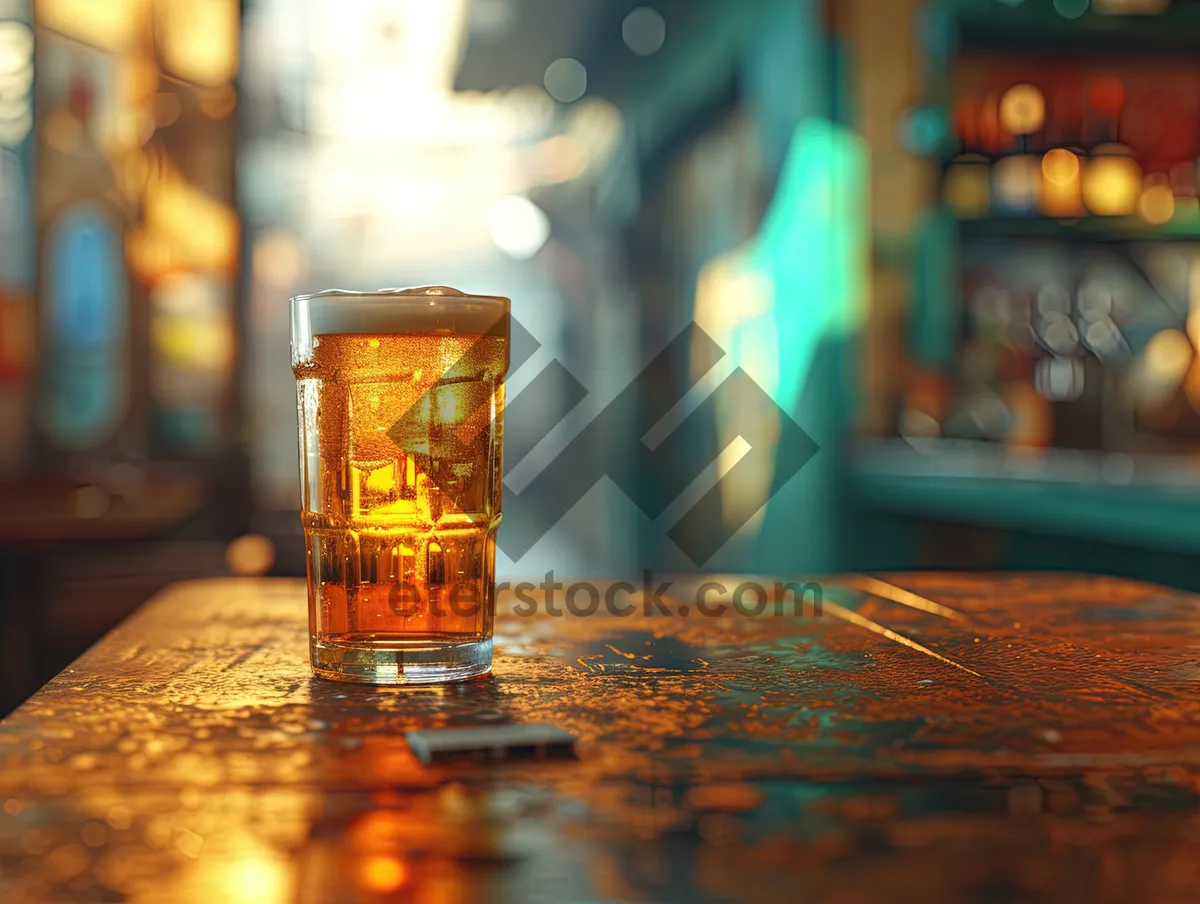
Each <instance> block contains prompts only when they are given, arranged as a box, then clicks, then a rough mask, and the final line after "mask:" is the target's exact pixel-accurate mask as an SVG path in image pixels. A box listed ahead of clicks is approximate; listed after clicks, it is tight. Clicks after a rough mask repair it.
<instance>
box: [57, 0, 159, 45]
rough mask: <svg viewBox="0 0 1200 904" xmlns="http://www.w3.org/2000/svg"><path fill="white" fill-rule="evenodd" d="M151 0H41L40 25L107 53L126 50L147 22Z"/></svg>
mask: <svg viewBox="0 0 1200 904" xmlns="http://www.w3.org/2000/svg"><path fill="white" fill-rule="evenodd" d="M146 5H147V0H104V2H97V0H39V2H38V3H37V6H36V14H37V21H38V24H40V25H44V26H46V28H50V29H53V30H54V31H57V32H59V33H61V34H64V35H68V36H69V37H72V38H77V39H79V40H80V41H83V42H85V43H87V44H94V45H96V46H97V47H102V48H104V49H105V50H112V51H117V52H120V51H124V50H127V49H128V48H129V46H130V45H131V44H132V43H133V41H134V38H135V36H136V34H137V25H138V23H139V22H141V21H143V17H144V14H145V8H146Z"/></svg>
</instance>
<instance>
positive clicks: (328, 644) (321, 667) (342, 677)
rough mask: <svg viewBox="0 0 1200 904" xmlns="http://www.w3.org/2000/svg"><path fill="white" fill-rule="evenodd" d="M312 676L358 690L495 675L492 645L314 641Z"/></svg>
mask: <svg viewBox="0 0 1200 904" xmlns="http://www.w3.org/2000/svg"><path fill="white" fill-rule="evenodd" d="M309 650H310V652H311V655H312V667H313V672H315V673H316V674H317V675H319V676H320V677H322V678H329V679H331V680H333V681H353V682H357V683H359V684H392V685H395V684H441V683H443V682H448V681H465V680H466V679H468V678H476V677H478V676H480V675H486V674H487V673H488V672H490V671H491V670H492V641H491V638H488V639H487V640H472V641H466V642H457V643H456V642H444V641H442V642H431V641H429V640H411V641H404V640H336V641H334V640H311V641H310V642H309Z"/></svg>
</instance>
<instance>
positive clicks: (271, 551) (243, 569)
mask: <svg viewBox="0 0 1200 904" xmlns="http://www.w3.org/2000/svg"><path fill="white" fill-rule="evenodd" d="M225 563H226V564H227V565H228V566H229V570H230V571H232V572H233V573H234V574H237V575H242V576H244V577H257V576H259V575H263V574H266V573H267V572H268V571H270V570H271V566H272V565H273V564H274V563H275V544H274V543H272V542H271V541H270V540H269V539H267V538H266V537H264V536H263V535H262V534H244V535H243V536H241V537H238V538H237V539H236V540H234V541H233V542H232V543H230V544H229V546H228V548H226V550H225Z"/></svg>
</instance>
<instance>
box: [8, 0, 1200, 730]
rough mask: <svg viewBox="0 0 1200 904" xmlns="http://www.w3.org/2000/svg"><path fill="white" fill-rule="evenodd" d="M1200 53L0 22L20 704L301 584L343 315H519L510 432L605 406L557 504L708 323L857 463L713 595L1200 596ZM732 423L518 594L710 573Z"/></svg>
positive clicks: (655, 25)
mask: <svg viewBox="0 0 1200 904" xmlns="http://www.w3.org/2000/svg"><path fill="white" fill-rule="evenodd" d="M1197 47H1200V2H1194V0H739V2H736V3H735V2H731V0H656V2H653V3H651V4H649V5H641V4H639V3H637V2H628V0H569V2H563V0H437V2H431V0H337V2H335V0H242V2H240V3H239V2H238V0H36V2H31V0H0V713H3V712H5V711H7V709H9V708H10V707H11V706H12V705H14V704H15V703H17V702H18V701H20V700H21V699H23V698H24V697H25V696H26V695H28V694H29V693H30V692H31V691H32V690H34V689H35V688H36V687H37V686H39V685H40V684H41V683H42V682H44V681H45V680H47V679H48V678H49V677H51V676H52V675H53V674H55V673H56V672H57V671H58V670H60V669H61V668H62V667H64V666H65V665H66V664H67V663H68V662H70V660H71V659H72V658H73V657H74V656H76V655H78V653H80V652H81V651H82V650H83V649H84V648H85V647H86V646H87V645H89V644H90V643H92V642H93V641H94V640H95V639H97V638H98V637H99V636H101V635H102V634H103V633H104V632H105V631H107V630H109V629H110V628H111V627H112V626H113V625H114V624H116V623H117V622H118V621H119V620H120V619H121V618H123V617H124V616H125V615H127V614H128V613H129V612H131V611H132V610H133V609H134V608H136V606H137V605H138V604H140V603H141V602H142V601H144V600H145V599H146V598H147V597H148V596H149V595H151V594H152V593H154V592H155V591H156V590H157V589H159V588H160V587H162V586H164V585H166V584H168V583H170V582H172V581H175V580H180V579H183V578H190V577H200V576H210V575H227V574H279V575H295V576H300V575H303V573H304V557H303V543H302V538H301V534H300V529H299V521H298V517H297V507H298V478H297V458H296V434H297V428H296V415H295V411H296V409H295V390H294V384H293V377H292V374H291V371H290V369H289V364H288V362H289V355H288V315H287V298H288V297H289V296H290V295H293V294H297V293H300V292H307V291H315V290H319V289H322V288H327V287H330V286H344V287H354V288H367V289H370V288H377V287H381V286H401V285H421V284H434V283H441V284H445V283H450V284H453V285H455V286H458V287H459V288H462V289H464V290H467V291H477V292H486V293H492V294H505V295H509V296H511V297H512V298H513V300H514V313H515V314H516V316H517V318H518V319H519V320H520V321H521V322H522V324H523V325H525V327H526V328H527V329H528V330H529V331H530V332H531V333H532V334H533V335H534V337H535V338H536V339H537V340H538V342H539V343H540V348H539V350H538V352H537V353H536V354H535V355H534V357H533V358H531V359H530V361H529V362H527V364H526V365H524V366H523V367H522V368H520V369H519V370H518V371H516V372H514V373H513V374H511V375H510V397H512V396H513V395H516V394H519V392H520V390H521V388H522V387H523V386H525V385H528V383H529V382H530V380H531V379H532V378H533V377H534V376H535V375H536V374H537V373H538V372H539V371H540V370H541V369H542V368H544V367H545V366H547V365H548V364H550V363H551V362H553V361H559V362H561V363H562V364H563V365H564V366H565V367H566V368H567V369H568V370H569V371H570V372H571V374H573V375H574V376H575V377H576V378H577V379H578V381H579V383H580V384H582V386H583V387H584V388H585V389H586V397H585V398H583V400H582V401H578V400H577V399H575V398H563V399H562V400H561V405H559V406H558V408H559V409H561V410H560V411H558V412H557V413H555V414H554V417H555V418H556V419H557V418H560V417H561V423H559V425H558V427H557V428H556V429H555V430H554V431H553V432H552V433H551V434H550V435H549V436H548V437H547V438H546V439H545V440H544V441H543V442H542V443H541V444H540V445H539V446H538V447H536V448H535V449H534V450H533V451H532V452H531V453H530V454H529V455H528V456H527V457H526V460H524V461H521V462H509V464H510V465H512V466H513V467H512V470H511V473H510V475H509V477H510V484H511V485H512V486H513V487H515V488H516V489H518V490H519V489H520V488H521V487H522V486H523V485H524V484H526V483H528V481H529V480H530V479H531V478H532V477H533V476H534V475H536V474H537V473H538V471H539V470H540V468H541V467H542V466H544V464H545V463H546V462H547V461H549V460H550V459H551V458H552V457H553V456H554V455H555V454H556V452H557V451H558V450H560V449H561V448H562V447H563V446H564V445H565V443H566V441H567V440H568V439H570V437H571V436H572V435H574V433H575V432H577V431H578V430H579V429H580V428H581V427H582V426H583V425H584V424H586V423H587V422H588V421H589V420H590V418H591V417H592V416H593V415H594V414H595V412H597V411H598V410H600V409H601V408H602V407H603V405H604V404H605V403H606V402H607V401H608V400H610V399H612V398H613V397H614V396H615V395H616V394H617V393H618V392H619V391H620V390H622V389H623V388H624V387H625V386H626V385H627V384H628V383H629V382H630V380H632V379H633V378H634V377H635V376H636V375H637V373H638V371H639V370H640V369H641V367H642V366H644V364H645V363H646V362H647V361H649V360H650V359H651V358H652V357H653V356H654V355H655V354H656V353H657V352H658V351H660V350H661V349H662V348H663V347H664V346H665V345H666V344H667V343H668V342H669V341H670V340H671V339H672V338H673V337H674V336H675V335H676V334H677V333H678V332H679V331H680V330H682V329H683V328H684V327H685V326H686V325H687V324H689V323H691V322H693V321H695V322H698V323H699V324H700V325H701V326H702V328H703V329H704V330H705V331H706V332H708V333H709V335H711V336H712V337H713V338H714V339H715V340H716V341H717V342H718V343H719V344H720V345H721V347H722V348H724V349H725V350H726V352H727V355H726V358H725V359H724V360H723V361H722V362H721V364H720V365H718V367H717V368H715V369H714V370H713V371H712V372H711V373H708V374H702V373H700V372H698V371H697V372H696V373H688V372H682V373H679V374H677V375H676V379H677V380H678V383H679V386H681V387H684V388H686V387H689V386H692V385H693V384H698V386H697V388H696V389H694V390H693V393H692V395H691V396H689V398H690V399H692V401H693V403H695V402H698V401H699V398H701V397H703V395H704V393H705V392H708V391H711V390H712V388H714V387H715V386H716V385H717V384H718V383H719V382H720V381H721V380H722V379H724V378H725V377H727V376H728V375H729V374H730V373H731V372H732V371H733V370H734V369H735V368H738V367H741V368H743V369H744V370H745V371H746V372H747V373H748V374H749V375H750V376H751V377H752V378H753V379H754V380H755V381H756V382H757V383H758V384H759V385H760V386H761V387H762V388H763V389H764V390H766V391H767V392H768V393H769V394H770V395H771V397H772V398H773V399H774V400H775V401H776V402H777V403H778V405H779V407H780V409H781V410H782V411H784V412H786V413H787V414H788V415H789V416H791V417H792V418H793V419H794V420H795V421H796V422H797V423H798V424H799V425H800V426H801V427H803V428H804V429H805V430H806V431H808V433H810V434H811V435H812V436H813V437H814V438H815V439H816V440H817V442H818V443H819V444H820V446H821V449H822V451H821V453H820V454H819V455H818V456H817V457H816V458H815V459H814V460H813V461H812V462H811V463H810V464H809V465H807V466H806V467H805V468H804V469H803V470H802V471H801V472H800V473H799V474H798V475H797V476H796V477H795V478H793V479H792V480H791V481H790V482H788V483H787V484H786V486H784V487H783V489H781V490H780V491H779V492H778V493H776V494H775V495H774V497H773V498H772V499H771V501H770V503H769V504H768V505H767V506H766V507H765V508H764V509H763V510H762V511H760V512H759V513H758V515H756V516H755V517H754V518H752V519H751V520H750V522H749V523H747V524H746V525H745V526H744V527H742V529H741V530H740V531H739V532H738V533H737V535H736V536H735V537H734V538H733V539H732V540H731V541H730V542H729V543H728V544H726V546H725V547H724V548H723V549H721V550H720V551H719V552H718V553H717V555H716V556H715V557H714V558H713V559H712V560H711V561H710V562H709V563H708V565H707V567H708V568H709V569H712V570H724V571H740V572H756V571H757V572H777V573H792V574H798V573H819V572H830V571H838V570H854V571H859V570H885V569H901V568H926V569H931V568H937V569H987V570H1001V569H1061V570H1086V571H1094V572H1104V573H1110V574H1118V575H1124V576H1132V577H1139V578H1144V579H1149V580H1155V581H1161V582H1164V583H1168V584H1173V585H1176V586H1181V587H1185V588H1189V589H1200V567H1197V564H1196V563H1197V562H1198V561H1200V560H1198V559H1197V557H1196V553H1197V552H1200V457H1198V456H1197V451H1198V449H1200V445H1198V444H1200V357H1198V356H1197V345H1198V343H1200V199H1198V195H1197V189H1198V177H1197V156H1198V154H1200V57H1198V56H1197V55H1196V53H1195V50H1196V49H1197ZM576 401H578V404H574V403H575V402H576ZM551 407H552V409H553V406H551ZM732 417H733V413H731V412H727V411H721V410H720V409H719V407H718V410H716V411H715V412H714V414H713V423H712V425H711V427H712V435H713V437H714V440H713V441H714V455H715V457H716V462H715V464H714V465H713V467H712V468H711V469H710V470H709V472H707V473H706V475H703V476H702V478H701V479H700V480H698V481H697V484H696V485H695V486H694V487H693V488H692V489H693V490H695V492H694V493H689V494H687V498H684V499H682V500H681V501H680V502H679V503H678V504H677V505H674V506H672V507H671V508H670V509H669V510H668V512H667V513H666V514H665V515H664V516H663V517H662V518H659V519H657V520H650V519H648V518H647V517H646V516H645V515H643V514H642V513H641V512H639V511H638V510H637V509H636V507H635V506H634V505H633V504H632V503H631V502H630V501H629V499H628V498H626V497H625V496H624V494H622V493H621V492H620V491H619V490H617V489H616V488H615V487H614V486H613V485H612V484H611V483H610V482H608V481H601V482H600V483H598V484H597V486H596V487H595V488H594V489H593V490H592V492H591V493H590V494H589V495H588V496H587V497H586V498H585V499H584V500H583V501H582V502H581V503H580V504H579V505H578V506H576V508H575V509H574V510H573V511H572V512H571V513H570V515H568V516H567V517H566V518H565V519H564V521H563V522H562V523H561V524H560V525H559V527H558V529H556V530H554V531H552V532H551V534H550V535H549V536H547V537H546V538H544V539H543V541H542V542H541V543H539V544H538V546H536V547H535V548H534V549H533V550H531V551H530V552H529V553H528V554H527V555H526V556H524V557H522V558H521V559H520V560H519V561H517V562H512V561H501V562H500V571H501V572H502V575H503V576H506V577H508V576H514V575H518V574H519V575H523V576H525V575H535V576H536V575H541V574H542V573H544V572H545V571H546V570H548V569H550V568H553V569H555V570H556V571H557V572H558V573H559V574H560V575H565V574H573V575H592V576H603V575H610V576H615V575H625V574H630V573H638V571H639V569H641V568H643V567H652V568H655V569H659V570H662V571H664V572H666V571H685V570H689V569H693V568H694V567H695V566H694V565H692V564H691V563H690V562H689V561H688V560H687V559H686V558H685V557H683V556H682V555H681V553H680V552H679V550H678V549H676V548H675V547H674V546H673V544H671V542H670V541H669V540H667V539H666V538H665V529H666V528H667V527H669V526H670V524H672V523H673V522H674V520H676V519H677V518H678V517H679V515H680V514H681V513H682V512H683V511H685V510H686V508H687V507H688V506H689V505H690V504H691V502H694V501H695V500H696V499H698V498H699V496H700V495H701V494H702V493H703V491H704V490H706V489H707V488H708V487H709V486H711V485H712V483H713V481H715V480H716V479H717V478H718V477H719V476H720V474H721V473H723V472H724V471H725V470H727V469H728V468H729V467H732V465H733V463H734V462H736V461H737V460H738V459H739V457H740V455H742V454H744V453H745V450H746V445H745V444H744V443H742V444H737V443H735V444H733V445H731V446H730V447H729V448H727V449H724V450H720V449H716V448H715V444H716V436H717V435H718V433H719V431H720V429H721V422H722V420H723V419H727V418H732ZM760 426H761V430H760V431H759V432H760V436H759V437H758V438H756V441H762V439H763V438H765V439H766V441H767V442H768V443H769V442H770V440H771V438H772V437H774V436H777V435H778V434H779V424H778V423H777V422H769V423H763V424H761V425H760ZM631 430H632V428H631ZM613 444H614V445H613V449H612V450H609V453H611V454H622V450H625V449H627V448H628V445H629V442H628V437H620V436H617V437H613ZM716 453H720V454H719V455H717V454H716ZM769 459H770V457H769V456H768V457H767V460H765V461H764V463H763V464H762V465H761V467H760V468H759V471H760V472H761V473H760V474H759V478H760V479H761V481H762V482H763V485H764V486H769V485H770V483H771V481H772V479H773V469H774V462H772V461H770V460H769ZM734 508H735V506H733V505H732V503H731V504H730V506H729V509H730V511H732V510H733V509H734Z"/></svg>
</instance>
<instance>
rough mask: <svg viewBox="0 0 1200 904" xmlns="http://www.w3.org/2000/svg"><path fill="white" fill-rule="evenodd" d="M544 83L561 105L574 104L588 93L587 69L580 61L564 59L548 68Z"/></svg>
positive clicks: (556, 61) (543, 79)
mask: <svg viewBox="0 0 1200 904" xmlns="http://www.w3.org/2000/svg"><path fill="white" fill-rule="evenodd" d="M542 83H543V84H544V85H545V86H546V91H547V93H549V95H550V96H551V97H553V98H554V99H555V100H556V101H558V102H559V103H563V104H570V103H574V102H575V101H577V100H579V98H581V97H583V95H584V94H585V93H586V92H587V69H585V68H584V66H583V63H581V62H579V60H575V59H571V58H570V57H563V58H562V59H558V60H555V61H554V62H553V63H551V64H550V65H549V66H547V67H546V73H545V75H544V76H543V77H542Z"/></svg>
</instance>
